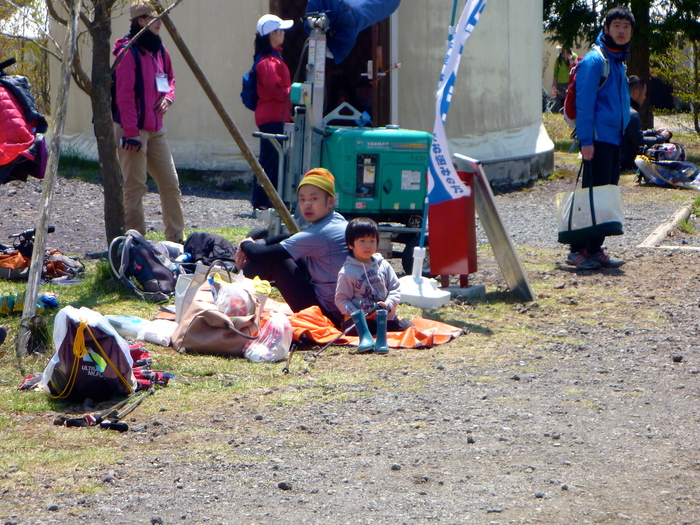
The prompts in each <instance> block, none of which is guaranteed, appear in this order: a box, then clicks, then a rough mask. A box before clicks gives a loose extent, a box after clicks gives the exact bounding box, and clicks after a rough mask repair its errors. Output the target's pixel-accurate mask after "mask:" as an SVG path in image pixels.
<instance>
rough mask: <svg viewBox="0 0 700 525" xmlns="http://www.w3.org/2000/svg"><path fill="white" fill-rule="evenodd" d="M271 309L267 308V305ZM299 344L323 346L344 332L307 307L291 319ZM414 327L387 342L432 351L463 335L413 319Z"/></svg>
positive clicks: (349, 340) (348, 339) (353, 340)
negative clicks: (310, 342) (306, 343)
mask: <svg viewBox="0 0 700 525" xmlns="http://www.w3.org/2000/svg"><path fill="white" fill-rule="evenodd" d="M266 306H267V305H266ZM289 321H290V322H291V323H292V331H293V334H294V340H295V341H302V340H303V341H304V342H307V341H313V342H315V343H316V344H319V345H323V344H327V343H330V342H331V341H332V340H333V339H335V338H336V337H337V336H338V335H339V334H340V333H341V332H340V330H338V329H337V328H336V327H335V326H334V325H333V323H332V322H331V321H330V319H328V318H327V317H326V316H324V315H323V314H322V313H321V309H320V308H319V307H318V306H312V307H310V308H306V309H305V310H302V311H301V312H298V313H296V314H292V315H290V316H289ZM411 322H412V323H413V324H414V326H412V327H410V328H407V329H406V330H404V331H403V332H389V333H387V343H388V345H389V346H390V347H392V348H430V347H432V346H435V345H440V344H443V343H447V342H448V341H451V340H452V339H454V338H455V337H458V336H459V335H460V334H461V333H462V329H461V328H457V327H454V326H451V325H448V324H445V323H441V322H439V321H432V320H430V319H424V318H422V317H418V318H416V319H411ZM357 340H358V338H357V337H352V336H343V337H341V338H340V339H338V340H337V341H336V344H338V345H349V344H353V345H356V344H357Z"/></svg>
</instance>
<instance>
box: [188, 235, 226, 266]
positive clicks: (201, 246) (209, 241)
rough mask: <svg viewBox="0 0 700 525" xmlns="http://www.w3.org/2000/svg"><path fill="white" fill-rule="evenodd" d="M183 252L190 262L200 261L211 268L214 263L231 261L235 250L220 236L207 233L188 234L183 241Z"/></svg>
mask: <svg viewBox="0 0 700 525" xmlns="http://www.w3.org/2000/svg"><path fill="white" fill-rule="evenodd" d="M184 251H185V252H186V253H189V254H190V256H191V257H192V259H191V261H194V262H196V261H202V262H203V263H204V264H206V265H207V266H211V264H212V263H213V262H214V261H233V258H234V256H235V255H236V248H234V247H233V245H232V244H231V243H230V242H229V241H228V240H226V239H225V238H224V237H222V236H221V235H217V234H215V233H208V232H193V233H190V234H189V235H188V237H187V240H186V241H185V245H184Z"/></svg>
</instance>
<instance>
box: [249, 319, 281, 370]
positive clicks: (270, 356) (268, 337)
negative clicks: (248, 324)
mask: <svg viewBox="0 0 700 525" xmlns="http://www.w3.org/2000/svg"><path fill="white" fill-rule="evenodd" d="M291 345H292V324H291V323H290V322H289V319H288V318H287V316H286V315H284V314H283V313H279V312H273V313H272V315H271V316H270V319H269V321H268V322H267V324H265V326H263V327H262V329H261V330H260V337H259V338H258V339H257V340H256V341H253V342H251V344H250V345H248V347H247V348H246V349H245V356H246V358H248V360H250V361H252V362H253V363H276V362H277V361H284V360H285V359H287V355H288V354H289V347H290V346H291Z"/></svg>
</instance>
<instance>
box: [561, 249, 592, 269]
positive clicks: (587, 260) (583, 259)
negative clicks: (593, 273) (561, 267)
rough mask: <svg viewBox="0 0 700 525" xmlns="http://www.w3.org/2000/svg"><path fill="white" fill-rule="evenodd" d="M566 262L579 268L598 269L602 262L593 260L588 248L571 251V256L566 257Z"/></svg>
mask: <svg viewBox="0 0 700 525" xmlns="http://www.w3.org/2000/svg"><path fill="white" fill-rule="evenodd" d="M566 264H570V265H571V266H576V269H577V270H597V269H598V268H600V263H599V262H596V261H594V260H592V259H591V256H590V255H588V251H586V250H581V251H580V252H570V253H569V256H568V257H567V258H566Z"/></svg>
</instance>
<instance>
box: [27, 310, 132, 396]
mask: <svg viewBox="0 0 700 525" xmlns="http://www.w3.org/2000/svg"><path fill="white" fill-rule="evenodd" d="M53 339H54V344H55V347H56V353H55V354H54V355H53V357H52V358H51V361H49V364H48V365H47V366H46V369H45V370H44V373H43V375H42V378H41V381H40V382H39V388H40V389H41V390H43V391H44V392H45V393H46V394H48V395H49V396H51V397H53V398H56V399H69V400H71V401H78V402H82V401H84V400H85V399H87V398H90V399H93V400H94V401H103V400H105V399H110V398H112V397H118V396H121V397H124V396H127V395H129V394H131V393H132V392H134V391H135V390H136V389H137V388H138V383H137V381H136V378H135V377H134V373H133V370H132V366H133V359H132V357H131V354H130V352H129V345H128V344H127V343H126V341H124V339H122V338H121V337H120V336H119V334H117V332H116V331H115V330H114V328H113V327H112V325H110V324H109V321H107V319H105V318H104V317H103V316H102V315H100V314H99V313H97V312H95V311H93V310H90V309H88V308H85V307H83V308H80V309H77V308H74V307H72V306H66V307H65V308H63V309H62V310H61V311H59V312H58V314H57V315H56V319H55V321H54V332H53Z"/></svg>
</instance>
